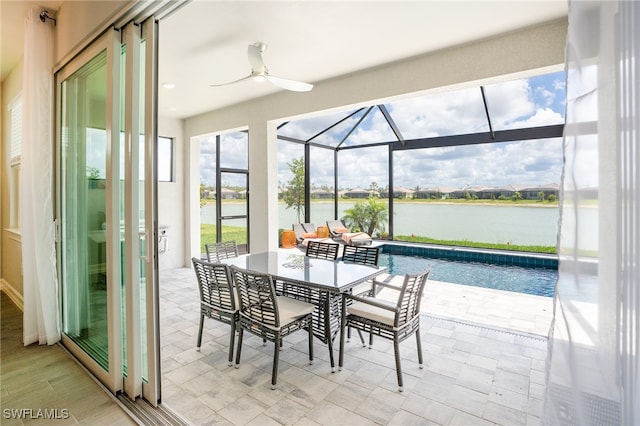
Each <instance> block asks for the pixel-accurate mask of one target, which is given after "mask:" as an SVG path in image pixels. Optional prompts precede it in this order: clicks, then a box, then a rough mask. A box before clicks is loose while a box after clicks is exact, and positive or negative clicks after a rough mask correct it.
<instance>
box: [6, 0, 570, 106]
mask: <svg viewBox="0 0 640 426" xmlns="http://www.w3.org/2000/svg"><path fill="white" fill-rule="evenodd" d="M61 4H62V5H61ZM1 5H2V6H1V12H2V78H3V79H4V77H5V76H6V73H7V72H8V71H9V70H11V69H12V68H13V67H14V66H15V64H17V62H18V61H19V60H20V58H21V56H22V53H21V52H22V50H21V46H22V43H23V41H22V39H23V32H24V17H25V16H26V12H27V11H28V10H29V8H30V7H32V6H34V5H42V6H44V7H49V8H52V9H56V8H58V7H64V2H61V1H49V0H45V1H9V0H2V1H1ZM60 5H61V6H60ZM566 15H567V1H566V0H532V1H524V0H503V1H479V0H471V1H451V0H447V1H428V0H413V1H406V2H405V1H362V0H357V1H349V2H344V1H323V2H316V1H275V0H274V1H213V0H192V1H191V2H190V3H188V4H187V5H186V6H184V7H182V8H180V9H178V10H177V11H176V12H175V13H173V14H172V15H170V16H168V17H166V18H164V19H163V20H162V21H161V22H160V44H159V46H160V52H159V59H160V65H159V82H160V83H166V82H170V83H173V84H175V87H174V88H173V89H165V88H163V87H160V89H159V90H160V97H159V112H160V114H161V115H163V116H169V117H177V118H184V117H189V116H193V115H195V114H199V113H202V112H205V111H210V110H213V109H217V108H221V107H224V106H228V105H231V104H234V103H238V102H242V101H246V100H249V99H251V98H255V97H260V96H264V95H268V94H270V93H274V92H276V91H278V90H280V89H278V88H276V87H275V86H272V85H270V84H268V83H257V82H253V81H246V82H243V83H239V84H235V85H230V86H225V87H216V88H214V87H210V85H211V84H218V83H223V82H227V81H233V80H237V79H239V78H242V77H244V76H246V75H248V74H249V72H250V71H251V67H250V65H249V62H248V59H247V45H249V44H252V43H255V42H258V41H259V42H264V43H266V44H267V45H268V48H267V51H266V52H265V53H264V55H263V57H264V60H265V63H266V65H267V67H268V68H269V72H270V73H271V74H272V75H274V76H278V77H284V78H290V79H294V80H301V81H306V82H308V83H314V84H317V83H318V82H321V81H323V80H327V79H330V78H333V77H337V76H340V75H344V74H348V73H353V72H357V71H359V70H363V69H367V68H371V67H376V66H379V65H382V64H385V63H389V62H393V61H397V60H401V59H405V58H408V57H412V56H416V55H422V54H426V53H429V52H432V51H435V50H439V49H442V48H446V47H449V46H453V45H457V44H461V43H465V42H470V41H473V40H478V39H482V38H486V37H491V36H493V35H496V34H500V33H504V32H508V31H513V30H517V29H519V28H523V27H527V26H531V25H536V24H539V23H542V22H546V21H550V20H553V19H558V18H561V17H563V16H566ZM8 34H10V36H9V37H8V36H7V35H8Z"/></svg>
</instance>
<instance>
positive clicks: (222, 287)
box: [191, 257, 238, 365]
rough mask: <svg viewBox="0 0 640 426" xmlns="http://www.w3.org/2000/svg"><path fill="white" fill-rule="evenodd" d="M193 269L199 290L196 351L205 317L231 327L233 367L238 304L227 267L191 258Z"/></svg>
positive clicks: (231, 360) (199, 344)
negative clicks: (198, 322)
mask: <svg viewBox="0 0 640 426" xmlns="http://www.w3.org/2000/svg"><path fill="white" fill-rule="evenodd" d="M191 262H192V263H193V269H194V271H195V272H196V278H197V279H198V289H199V290H200V327H199V328H198V341H197V343H196V350H197V351H198V352H199V351H200V347H201V345H202V328H203V326H204V319H205V317H207V318H211V319H214V320H217V321H220V322H222V323H225V324H229V325H230V326H231V333H230V336H229V365H233V343H234V339H235V335H236V325H237V323H238V303H237V300H236V293H235V291H234V288H233V279H232V275H231V270H230V269H229V266H228V265H223V264H219V263H209V262H205V261H202V260H200V259H197V258H195V257H194V258H192V259H191Z"/></svg>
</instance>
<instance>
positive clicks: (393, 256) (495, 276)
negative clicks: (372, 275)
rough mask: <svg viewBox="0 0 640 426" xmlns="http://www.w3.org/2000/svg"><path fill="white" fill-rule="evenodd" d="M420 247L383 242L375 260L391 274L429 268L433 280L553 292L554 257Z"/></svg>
mask: <svg viewBox="0 0 640 426" xmlns="http://www.w3.org/2000/svg"><path fill="white" fill-rule="evenodd" d="M419 249H420V248H418V250H416V248H415V247H408V246H398V245H391V244H385V245H384V246H383V247H382V252H381V254H380V258H379V262H378V264H379V265H380V266H386V267H387V268H389V272H390V273H392V274H398V275H402V274H407V273H417V272H420V271H423V270H425V269H428V268H431V274H429V279H432V280H434V281H444V282H449V283H454V284H464V285H472V286H476V287H484V288H492V289H496V290H506V291H514V292H518V293H525V294H533V295H536V296H547V297H552V296H553V292H554V287H555V284H556V281H557V279H558V270H557V261H556V262H555V263H554V261H553V260H554V259H549V258H546V257H542V258H541V257H537V256H531V259H527V258H528V256H526V255H518V258H517V259H512V258H511V257H510V256H511V255H509V254H499V255H498V254H496V253H482V252H479V253H480V254H479V255H478V254H477V253H475V252H474V254H473V255H472V256H471V257H475V259H474V260H470V261H467V260H460V259H459V258H463V259H464V258H465V257H467V258H468V257H469V256H468V255H467V253H468V251H466V250H451V249H433V248H428V249H426V248H425V249H426V250H428V251H429V253H419V252H420V250H419ZM434 250H435V251H434ZM483 254H484V255H485V256H484V257H485V258H484V259H483V258H482V257H483ZM541 259H542V260H541ZM520 264H525V265H535V266H534V267H531V266H529V267H526V266H521V265H520ZM554 264H555V265H556V266H555V267H554Z"/></svg>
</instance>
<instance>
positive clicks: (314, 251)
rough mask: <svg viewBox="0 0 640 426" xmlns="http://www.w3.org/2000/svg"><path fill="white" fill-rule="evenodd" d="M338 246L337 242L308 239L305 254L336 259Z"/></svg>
mask: <svg viewBox="0 0 640 426" xmlns="http://www.w3.org/2000/svg"><path fill="white" fill-rule="evenodd" d="M339 248H340V245H339V244H335V243H325V242H322V241H312V240H309V241H308V242H307V252H306V253H305V254H306V255H307V256H309V257H318V258H320V259H329V260H336V259H337V258H338V249H339Z"/></svg>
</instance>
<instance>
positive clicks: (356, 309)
mask: <svg viewBox="0 0 640 426" xmlns="http://www.w3.org/2000/svg"><path fill="white" fill-rule="evenodd" d="M376 301H377V302H379V303H384V304H385V305H388V306H389V307H390V308H393V309H395V307H396V305H395V303H394V302H389V301H386V300H381V299H376ZM347 314H349V315H356V316H359V317H363V318H367V319H370V320H374V321H378V322H380V323H382V324H388V325H390V326H393V322H394V319H395V312H393V311H388V310H386V309H382V308H379V307H377V306H372V305H369V304H367V303H363V302H355V303H354V304H352V305H351V306H348V307H347Z"/></svg>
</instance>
